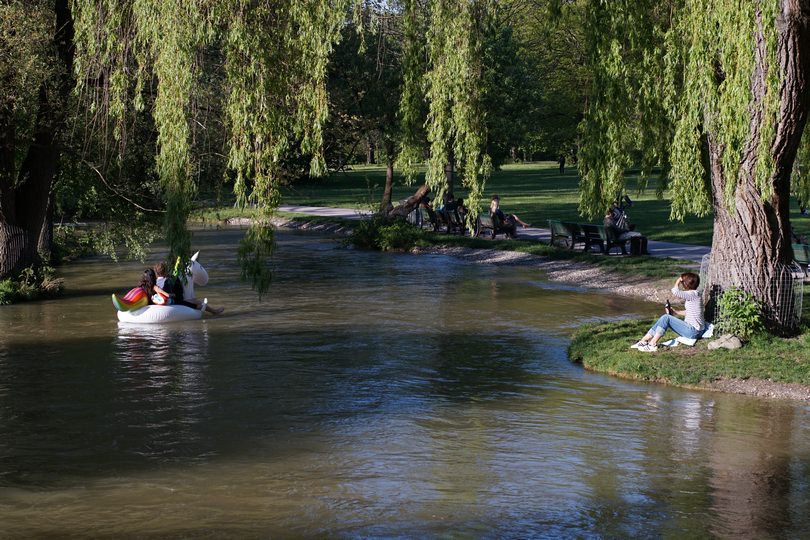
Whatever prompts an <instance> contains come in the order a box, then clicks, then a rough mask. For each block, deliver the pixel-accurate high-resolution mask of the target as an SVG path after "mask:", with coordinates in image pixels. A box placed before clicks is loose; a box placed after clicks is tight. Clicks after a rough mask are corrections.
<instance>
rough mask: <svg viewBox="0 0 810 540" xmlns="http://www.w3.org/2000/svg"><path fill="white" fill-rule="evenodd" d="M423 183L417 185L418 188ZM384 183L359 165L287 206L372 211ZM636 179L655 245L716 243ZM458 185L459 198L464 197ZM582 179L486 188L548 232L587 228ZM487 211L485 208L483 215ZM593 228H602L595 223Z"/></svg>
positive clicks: (700, 224) (519, 168)
mask: <svg viewBox="0 0 810 540" xmlns="http://www.w3.org/2000/svg"><path fill="white" fill-rule="evenodd" d="M422 181H423V178H421V177H420V178H419V179H417V184H419V183H421V182H422ZM384 183H385V168H384V167H382V166H369V165H356V166H353V168H352V170H350V171H348V172H340V173H334V174H332V175H331V176H329V177H327V178H323V179H320V180H312V181H306V182H298V183H295V184H293V185H291V186H288V187H285V188H284V189H283V203H284V204H300V205H311V206H331V207H345V208H367V209H374V208H376V207H377V206H378V204H379V201H380V199H381V198H382V190H383V186H384ZM637 183H638V177H637V175H634V174H630V175H628V182H627V184H628V194H629V195H630V197H631V198H632V199H633V201H634V205H633V207H632V208H630V209H629V210H628V214H629V215H630V219H631V221H632V222H633V223H635V224H636V226H637V228H638V230H639V231H640V232H642V233H644V234H645V235H647V236H648V237H650V238H652V239H654V240H664V241H670V242H680V243H687V244H699V245H710V244H711V238H712V218H711V216H707V217H702V218H697V217H688V218H687V219H685V220H684V222H683V223H680V222H673V221H670V219H669V218H670V205H669V200H668V198H667V196H666V193H665V195H664V199H662V200H658V199H657V198H656V196H655V190H656V180H655V178H650V180H649V184H648V186H647V189H646V190H645V191H644V192H643V193H639V192H638V191H637V189H636V186H637ZM460 184H461V181H460V180H457V181H456V186H457V189H456V192H455V195H456V196H461V197H463V196H465V195H466V192H465V190H464V189H462V188H461V187H460ZM578 188H579V175H578V172H577V170H576V168H574V167H569V168H568V169H567V170H566V173H565V174H563V175H561V174H560V173H559V167H558V165H557V164H556V163H553V162H540V163H528V164H514V165H505V166H504V167H503V168H502V169H501V170H500V171H496V172H494V173H493V175H492V178H490V179H489V181H488V182H487V185H486V190H485V193H486V194H487V196H489V195H491V194H493V193H498V194H499V195H500V196H501V206H502V208H503V209H504V211H506V212H509V213H513V214H517V215H518V216H519V217H520V218H521V219H523V220H524V221H527V222H529V223H531V224H532V225H535V226H538V227H546V226H547V224H548V220H549V219H561V220H566V221H579V222H587V221H588V220H586V219H584V218H582V217H580V216H579V213H578V210H577V207H578V204H579V189H578ZM415 190H416V185H413V186H407V185H405V184H404V183H403V179H402V177H401V176H395V186H394V196H393V198H394V200H395V201H397V200H401V199H404V198H406V197H408V196H409V195H412V194H413V192H414V191H415ZM795 208H796V205H795V204H793V205H792V206H791V210H792V214H791V220H792V222H793V223H794V226H795V228H796V230H797V231H799V232H803V233H810V217H808V216H800V215H799V213H798V211H796V209H795ZM484 209H485V207H484V206H482V210H484ZM593 222H601V219H600V218H596V219H595V220H593Z"/></svg>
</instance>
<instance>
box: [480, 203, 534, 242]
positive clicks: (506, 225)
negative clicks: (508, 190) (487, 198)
mask: <svg viewBox="0 0 810 540" xmlns="http://www.w3.org/2000/svg"><path fill="white" fill-rule="evenodd" d="M489 217H491V218H492V225H493V227H495V231H494V232H495V233H498V232H505V233H506V234H507V236H509V238H516V237H517V232H516V231H517V226H518V223H519V224H520V225H521V226H522V227H523V228H524V229H525V228H526V227H528V226H529V224H528V223H526V222H525V221H523V220H521V219H520V218H519V217H517V216H516V215H515V214H504V213H503V210H501V198H500V197H498V195H493V196H492V201H491V202H490V203H489Z"/></svg>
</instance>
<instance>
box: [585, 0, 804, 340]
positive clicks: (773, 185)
mask: <svg viewBox="0 0 810 540" xmlns="http://www.w3.org/2000/svg"><path fill="white" fill-rule="evenodd" d="M808 21H810V2H808V1H807V0H756V1H752V2H743V1H734V0H670V1H669V2H665V3H661V2H656V1H650V0H644V1H638V0H633V1H629V0H617V1H611V2H603V1H598V0H592V1H591V2H590V4H589V17H588V20H587V28H586V34H587V35H588V36H589V42H588V49H589V55H590V56H589V63H590V65H591V68H592V70H593V73H594V86H593V92H592V95H591V98H590V101H589V106H588V110H587V117H586V120H585V122H584V126H583V136H584V137H583V138H584V146H583V150H582V154H581V158H582V166H583V171H584V172H583V179H582V199H581V206H580V207H581V210H582V212H583V213H584V214H586V215H589V216H592V217H593V216H596V215H600V214H601V212H602V211H604V209H605V208H607V206H608V204H609V203H610V201H612V200H613V198H614V197H615V196H616V194H617V192H620V191H621V190H622V189H623V188H624V178H623V176H622V172H623V170H624V169H625V168H626V167H627V166H628V165H629V164H630V163H631V152H632V150H633V149H634V148H636V149H638V148H640V150H641V151H642V154H643V155H644V157H645V159H644V165H645V169H649V166H650V165H652V164H654V163H660V164H663V165H664V171H663V179H662V180H663V182H662V183H661V184H660V185H659V190H660V189H664V187H667V188H669V190H670V195H671V197H672V210H671V218H672V219H681V220H682V219H683V218H684V216H686V215H687V214H694V215H698V216H704V215H708V214H713V215H714V234H713V239H712V252H711V267H712V273H711V274H712V279H713V282H712V283H708V284H706V286H708V287H712V286H715V285H717V286H720V287H727V286H729V285H740V286H744V287H745V288H746V289H748V290H749V291H750V292H752V293H753V294H754V295H755V296H756V297H757V299H758V300H760V301H761V302H762V304H763V306H764V308H765V315H766V319H767V321H768V322H769V324H770V327H771V328H772V329H773V330H774V331H776V332H780V333H781V332H785V331H787V330H788V329H789V327H790V326H791V324H792V321H787V320H784V319H783V318H781V315H780V313H779V307H780V306H779V302H780V298H784V297H789V296H790V294H787V293H786V291H784V290H782V286H781V285H780V283H782V282H783V280H781V279H780V278H781V277H782V276H781V275H780V272H782V271H783V270H782V269H783V268H784V266H783V265H785V264H787V263H790V261H791V260H792V252H791V245H790V221H789V216H788V211H789V208H788V203H789V198H790V176H791V168H792V165H793V161H794V159H795V157H796V151H797V147H798V145H799V140H800V138H801V134H802V130H803V128H804V125H805V121H806V116H807V109H808V97H809V96H810V94H808V82H807V73H810V28H808Z"/></svg>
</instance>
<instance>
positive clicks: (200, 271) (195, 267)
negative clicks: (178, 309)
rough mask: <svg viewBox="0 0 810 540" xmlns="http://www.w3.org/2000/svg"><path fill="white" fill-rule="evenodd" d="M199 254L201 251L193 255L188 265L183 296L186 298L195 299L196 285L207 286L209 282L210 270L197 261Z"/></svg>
mask: <svg viewBox="0 0 810 540" xmlns="http://www.w3.org/2000/svg"><path fill="white" fill-rule="evenodd" d="M199 255H200V252H199V251H198V252H197V253H195V254H194V255H192V256H191V259H189V261H188V266H187V267H186V281H185V282H184V283H183V298H185V299H186V300H194V299H195V298H196V296H195V295H194V285H202V286H205V285H206V284H208V272H207V271H206V270H205V268H203V265H201V264H200V263H199V262H197V257H199Z"/></svg>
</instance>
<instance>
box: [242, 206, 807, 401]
mask: <svg viewBox="0 0 810 540" xmlns="http://www.w3.org/2000/svg"><path fill="white" fill-rule="evenodd" d="M270 221H271V223H272V224H273V225H275V226H277V227H285V228H291V229H298V230H311V231H318V232H326V233H331V234H336V235H338V236H348V235H349V234H351V231H352V230H353V225H354V223H352V222H350V221H346V220H335V219H329V218H312V219H310V218H308V217H291V216H277V217H274V218H272V219H271V220H270ZM228 222H229V224H241V225H246V224H249V223H250V220H249V219H239V220H234V219H231V220H229V221H228ZM471 240H472V239H469V238H468V239H460V238H458V237H446V238H444V237H442V238H439V237H434V240H433V242H435V245H425V246H418V247H414V248H412V249H411V250H410V252H411V253H413V254H415V255H423V254H441V255H447V256H451V257H455V258H458V259H461V260H465V261H467V262H470V263H473V264H495V265H520V266H527V267H532V268H536V269H538V270H540V271H542V272H544V273H545V275H546V276H547V277H548V279H549V280H552V281H557V282H563V283H567V284H571V285H575V286H579V287H583V288H588V289H595V290H602V291H610V293H611V294H615V295H621V296H626V297H633V298H639V299H641V300H646V301H651V302H658V303H662V304H663V302H664V300H665V299H666V298H668V297H669V296H671V293H670V288H671V286H672V275H675V273H676V271H675V269H676V268H677V265H678V264H679V263H683V262H684V261H673V260H671V259H669V260H668V259H659V260H657V261H655V260H654V261H650V264H652V265H659V266H660V269H661V270H662V272H660V274H661V275H666V276H667V277H665V278H664V277H658V276H657V274H659V272H655V271H651V269H650V267H648V266H646V267H644V270H643V271H642V272H640V273H634V272H633V271H632V270H633V267H632V266H626V265H625V266H620V267H609V266H608V267H606V266H603V265H601V264H595V262H602V261H608V262H611V263H614V262H623V261H624V262H628V261H629V262H634V261H633V259H635V260H636V261H640V260H641V259H652V258H631V257H598V256H581V255H580V256H573V255H572V254H571V253H568V252H565V250H553V248H549V247H548V246H545V245H540V246H526V245H523V244H530V243H529V242H522V243H519V242H514V241H496V242H493V241H490V240H477V241H476V247H469V246H466V245H442V243H443V242H449V243H454V242H455V243H469V241H471ZM478 246H484V247H478ZM510 247H514V248H515V249H509V248H510ZM533 249H534V250H536V251H537V253H532V252H531V251H532V250H533ZM527 250H528V251H527ZM555 252H556V253H555ZM538 253H540V254H538ZM555 255H556V256H559V257H563V258H556V257H555ZM572 257H576V258H572ZM589 258H590V259H592V260H593V261H590V262H589V261H588V259H589ZM651 322H652V321H651V320H650V321H648V320H643V321H621V322H618V323H607V324H599V325H589V326H587V327H585V328H583V329H580V330H578V331H577V332H575V334H574V335H573V336H572V343H571V346H570V349H569V357H570V358H571V360H572V361H574V362H578V363H581V364H582V365H583V367H584V368H585V369H588V370H591V371H596V372H601V373H606V374H609V375H612V376H615V377H620V378H626V379H632V380H640V381H646V382H651V383H661V384H668V385H673V386H680V387H684V388H691V389H701V390H710V391H720V392H727V393H736V394H745V395H752V396H757V397H763V398H776V399H793V400H800V401H808V402H810V333H807V332H806V329H807V328H808V326H810V323H808V322H807V317H805V318H804V321H803V322H804V324H803V329H804V330H805V332H804V333H803V334H801V335H800V336H799V337H796V338H791V339H783V338H778V337H772V336H760V337H758V338H755V339H753V340H752V341H751V342H749V343H747V344H746V345H745V347H743V348H742V349H739V350H736V351H727V350H711V351H710V350H708V348H707V343H708V341H707V342H701V341H699V342H698V344H697V345H696V346H695V347H687V346H680V347H676V348H673V349H666V348H664V347H662V348H661V349H660V350H659V351H658V352H656V353H641V352H639V351H636V350H634V349H630V348H629V345H630V344H632V343H634V342H635V341H636V340H637V339H638V338H639V337H640V336H641V335H643V334H644V332H645V331H646V330H647V328H648V327H649V325H650V324H651Z"/></svg>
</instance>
